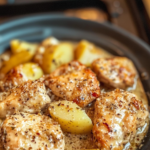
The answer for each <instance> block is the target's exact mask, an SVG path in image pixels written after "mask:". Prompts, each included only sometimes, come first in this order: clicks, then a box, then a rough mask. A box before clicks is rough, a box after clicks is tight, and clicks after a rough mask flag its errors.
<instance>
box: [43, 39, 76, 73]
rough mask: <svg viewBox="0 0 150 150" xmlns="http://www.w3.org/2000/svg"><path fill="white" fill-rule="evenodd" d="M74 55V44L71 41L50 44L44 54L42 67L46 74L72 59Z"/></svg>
mask: <svg viewBox="0 0 150 150" xmlns="http://www.w3.org/2000/svg"><path fill="white" fill-rule="evenodd" d="M73 57H74V56H73V46H72V44H70V43H67V42H63V43H60V44H58V45H52V46H49V47H47V48H46V49H45V52H44V54H43V58H42V69H43V71H44V73H46V74H48V73H51V72H53V71H54V70H55V69H56V68H58V67H59V66H61V65H62V64H65V63H68V62H70V61H72V60H73Z"/></svg>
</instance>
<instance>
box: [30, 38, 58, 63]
mask: <svg viewBox="0 0 150 150" xmlns="http://www.w3.org/2000/svg"><path fill="white" fill-rule="evenodd" d="M57 44H59V41H58V40H57V39H56V38H54V37H49V38H46V39H45V40H43V41H42V43H41V44H40V45H39V46H38V48H37V51H36V54H35V56H34V58H33V61H34V62H36V63H38V64H39V65H40V66H42V59H43V54H44V52H45V49H46V48H47V47H49V46H51V45H57Z"/></svg>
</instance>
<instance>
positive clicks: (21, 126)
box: [0, 113, 65, 150]
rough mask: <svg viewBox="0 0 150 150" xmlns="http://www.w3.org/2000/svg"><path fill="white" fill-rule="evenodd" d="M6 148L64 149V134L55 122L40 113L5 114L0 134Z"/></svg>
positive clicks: (25, 149)
mask: <svg viewBox="0 0 150 150" xmlns="http://www.w3.org/2000/svg"><path fill="white" fill-rule="evenodd" d="M0 138H1V140H2V143H3V145H4V148H5V149H6V150H64V147H65V142H64V135H63V133H62V131H61V128H60V126H59V125H58V123H57V122H55V121H53V120H52V119H51V118H49V117H47V116H44V115H43V116H42V115H35V114H27V113H17V114H14V115H10V116H7V118H6V119H5V121H4V122H3V125H2V128H1V136H0Z"/></svg>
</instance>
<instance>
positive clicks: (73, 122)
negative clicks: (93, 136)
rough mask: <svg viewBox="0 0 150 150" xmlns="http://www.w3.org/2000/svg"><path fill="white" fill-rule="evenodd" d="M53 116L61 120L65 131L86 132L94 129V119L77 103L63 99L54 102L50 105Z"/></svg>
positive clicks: (60, 122)
mask: <svg viewBox="0 0 150 150" xmlns="http://www.w3.org/2000/svg"><path fill="white" fill-rule="evenodd" d="M49 112H50V115H51V116H52V118H53V119H54V120H56V121H58V122H59V124H60V125H61V128H62V129H63V131H65V132H70V133H75V134H84V133H90V132H91V130H92V127H93V125H92V121H91V119H90V118H89V117H88V115H87V114H86V113H85V111H84V110H82V109H81V108H80V107H79V106H78V105H77V104H75V103H73V102H71V101H67V100H63V101H57V102H52V103H51V104H50V107H49Z"/></svg>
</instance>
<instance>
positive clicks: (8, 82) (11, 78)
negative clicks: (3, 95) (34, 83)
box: [0, 65, 28, 91]
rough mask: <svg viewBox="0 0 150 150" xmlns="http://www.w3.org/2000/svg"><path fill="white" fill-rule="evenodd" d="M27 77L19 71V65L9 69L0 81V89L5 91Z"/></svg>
mask: <svg viewBox="0 0 150 150" xmlns="http://www.w3.org/2000/svg"><path fill="white" fill-rule="evenodd" d="M27 80H28V78H27V77H26V76H25V75H23V74H22V73H21V65H20V66H17V67H15V68H13V69H11V70H10V71H9V72H8V73H7V74H6V75H5V77H4V78H3V79H2V80H1V81H0V91H6V90H9V89H11V88H13V87H14V86H18V85H19V84H21V83H22V82H25V81H27Z"/></svg>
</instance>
